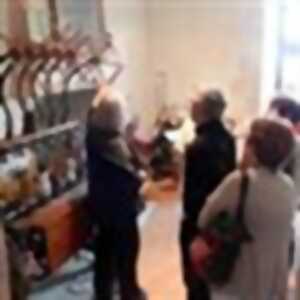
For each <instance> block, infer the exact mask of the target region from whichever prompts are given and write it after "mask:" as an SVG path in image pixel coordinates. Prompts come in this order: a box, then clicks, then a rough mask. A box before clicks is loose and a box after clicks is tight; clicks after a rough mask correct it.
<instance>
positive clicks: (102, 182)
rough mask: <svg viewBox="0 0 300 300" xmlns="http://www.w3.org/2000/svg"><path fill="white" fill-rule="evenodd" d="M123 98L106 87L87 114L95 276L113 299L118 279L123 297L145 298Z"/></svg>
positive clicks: (99, 291)
mask: <svg viewBox="0 0 300 300" xmlns="http://www.w3.org/2000/svg"><path fill="white" fill-rule="evenodd" d="M98 100H99V99H98ZM123 104H124V102H123V101H122V98H121V97H120V95H118V94H116V93H115V92H113V91H109V92H106V93H103V95H102V98H101V99H100V100H99V101H98V103H97V105H96V106H94V107H93V108H92V109H91V111H90V114H89V120H88V128H87V137H86V147H87V154H88V178H89V207H90V209H91V216H92V218H93V219H94V221H95V223H96V224H97V225H98V232H99V233H98V237H97V242H96V264H95V281H94V285H95V292H96V299H98V300H111V299H113V285H114V282H115V281H117V282H118V283H119V286H120V295H121V299H122V300H140V299H145V296H144V294H143V292H142V290H141V289H140V287H139V284H138V279H137V270H136V265H137V259H138V253H139V233H138V226H137V211H138V209H137V207H138V205H137V203H138V194H139V189H140V185H141V181H140V179H139V177H138V176H137V175H136V173H135V170H134V168H133V166H132V164H131V157H130V152H129V150H128V147H127V144H126V142H125V139H124V133H125V128H126V124H125V123H126V122H124V119H125V111H124V105H123Z"/></svg>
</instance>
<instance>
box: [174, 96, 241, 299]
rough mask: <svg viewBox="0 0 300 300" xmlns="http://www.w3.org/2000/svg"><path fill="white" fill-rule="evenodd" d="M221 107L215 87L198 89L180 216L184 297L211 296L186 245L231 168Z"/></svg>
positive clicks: (231, 148)
mask: <svg viewBox="0 0 300 300" xmlns="http://www.w3.org/2000/svg"><path fill="white" fill-rule="evenodd" d="M225 108H226V102H225V100H224V98H223V95H222V94H221V93H220V92H219V91H218V90H209V91H206V92H204V93H202V94H201V95H199V98H198V100H197V101H195V102H194V104H193V107H192V118H193V120H194V121H195V123H196V138H195V139H194V141H193V142H192V143H191V144H190V145H189V146H188V147H187V149H186V157H185V182H184V194H183V207H184V217H183V220H182V226H181V233H180V244H181V254H182V268H183V277H184V281H185V284H186V287H187V299H188V300H209V299H211V297H210V291H209V288H208V286H207V285H206V284H205V282H201V281H200V280H199V279H198V278H197V277H196V276H195V274H194V272H193V270H192V267H191V263H190V257H189V248H190V245H191V242H192V241H193V239H194V238H195V237H196V235H197V234H199V230H198V228H197V218H198V215H199V213H200V211H201V209H202V208H203V206H204V204H205V201H206V199H207V196H209V195H210V193H212V192H213V191H214V190H215V188H216V187H217V186H218V185H219V184H220V183H221V181H222V180H223V179H224V177H225V176H226V175H227V174H228V173H230V172H231V171H232V170H234V168H235V156H236V151H235V142H234V138H233V137H232V136H231V134H230V133H229V132H228V131H227V130H226V128H225V127H224V125H223V123H222V121H221V119H222V116H223V113H224V111H225Z"/></svg>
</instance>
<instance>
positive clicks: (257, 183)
mask: <svg viewBox="0 0 300 300" xmlns="http://www.w3.org/2000/svg"><path fill="white" fill-rule="evenodd" d="M293 148H294V139H293V136H292V134H291V132H290V130H289V128H287V127H285V126H283V125H281V124H279V123H277V122H274V121H267V120H258V121H255V122H254V124H253V125H252V128H251V133H250V136H249V137H248V140H247V145H246V150H245V156H246V158H245V160H246V162H247V164H248V167H251V168H249V169H248V171H247V174H248V176H249V189H248V195H247V204H246V207H245V222H246V225H247V227H248V229H249V231H250V233H251V234H252V236H253V238H254V240H253V242H251V243H249V244H245V246H244V247H243V249H242V254H241V257H239V260H238V261H237V265H236V269H235V272H234V275H233V277H232V279H231V282H229V283H228V285H227V286H226V287H225V288H224V290H223V292H225V293H227V294H229V295H230V297H229V299H239V300H254V299H255V300H271V299H286V298H285V297H286V292H287V278H288V248H289V241H290V234H291V230H290V229H291V224H292V221H293V215H294V210H295V203H296V192H295V189H294V186H293V183H292V181H291V180H290V179H289V178H288V177H287V176H286V175H284V173H283V172H281V168H282V167H284V164H285V162H286V161H287V160H288V159H289V156H290V155H291V153H292V151H293ZM241 178H242V172H241V171H235V172H234V173H232V174H231V175H229V176H228V177H227V178H226V179H225V181H224V182H223V183H222V184H221V185H220V186H219V188H218V189H217V190H216V191H215V192H214V193H213V194H212V195H211V196H210V197H209V198H208V202H207V204H206V205H205V207H204V209H203V211H202V213H201V215H200V218H199V225H200V227H205V226H206V225H207V224H208V223H209V222H210V221H211V220H212V218H214V217H215V216H216V215H217V214H218V213H219V212H222V211H229V212H232V213H235V211H236V209H237V204H238V199H239V193H240V185H241Z"/></svg>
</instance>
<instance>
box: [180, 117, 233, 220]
mask: <svg viewBox="0 0 300 300" xmlns="http://www.w3.org/2000/svg"><path fill="white" fill-rule="evenodd" d="M196 134H197V135H196V138H195V140H194V141H193V142H192V144H190V145H189V146H188V147H187V149H186V158H185V185H184V213H185V218H186V219H188V220H190V221H192V222H196V220H197V217H198V215H199V213H200V211H201V209H202V208H203V206H204V204H205V202H206V199H207V196H209V195H210V194H211V193H212V192H213V191H214V190H215V188H216V187H217V186H218V185H219V184H220V183H221V181H222V180H223V179H224V177H225V176H226V175H227V174H228V173H230V172H231V171H232V170H234V168H235V159H236V158H235V156H236V151H235V142H234V138H233V137H232V135H231V134H230V133H229V132H228V131H227V130H226V129H225V127H224V125H223V124H222V123H221V122H220V121H210V122H208V123H206V124H204V125H202V126H199V127H198V128H197V129H196Z"/></svg>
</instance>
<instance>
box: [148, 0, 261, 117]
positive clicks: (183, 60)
mask: <svg viewBox="0 0 300 300" xmlns="http://www.w3.org/2000/svg"><path fill="white" fill-rule="evenodd" d="M150 3H151V4H149V8H150V9H149V33H150V35H149V37H150V53H151V80H152V87H153V89H154V87H155V85H156V83H155V80H156V79H155V77H156V75H155V74H156V72H157V71H158V70H162V71H163V72H164V73H165V77H166V78H165V82H166V85H167V95H168V102H173V103H183V104H184V102H186V96H187V95H188V93H189V91H190V90H191V88H192V87H193V85H199V84H205V83H208V84H211V83H213V84H215V83H216V84H218V85H219V86H221V87H223V88H224V89H225V91H227V93H228V95H229V99H230V109H229V111H230V114H231V115H232V116H234V117H235V118H237V119H238V120H241V119H243V118H244V117H245V116H248V115H251V114H255V113H256V112H257V111H258V108H259V105H260V96H261V92H260V89H261V86H260V85H261V70H262V66H261V64H262V53H263V26H264V14H263V11H264V6H263V0H251V1H245V0H226V1H225V0H188V1H182V0H164V1H160V0H151V2H150Z"/></svg>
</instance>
